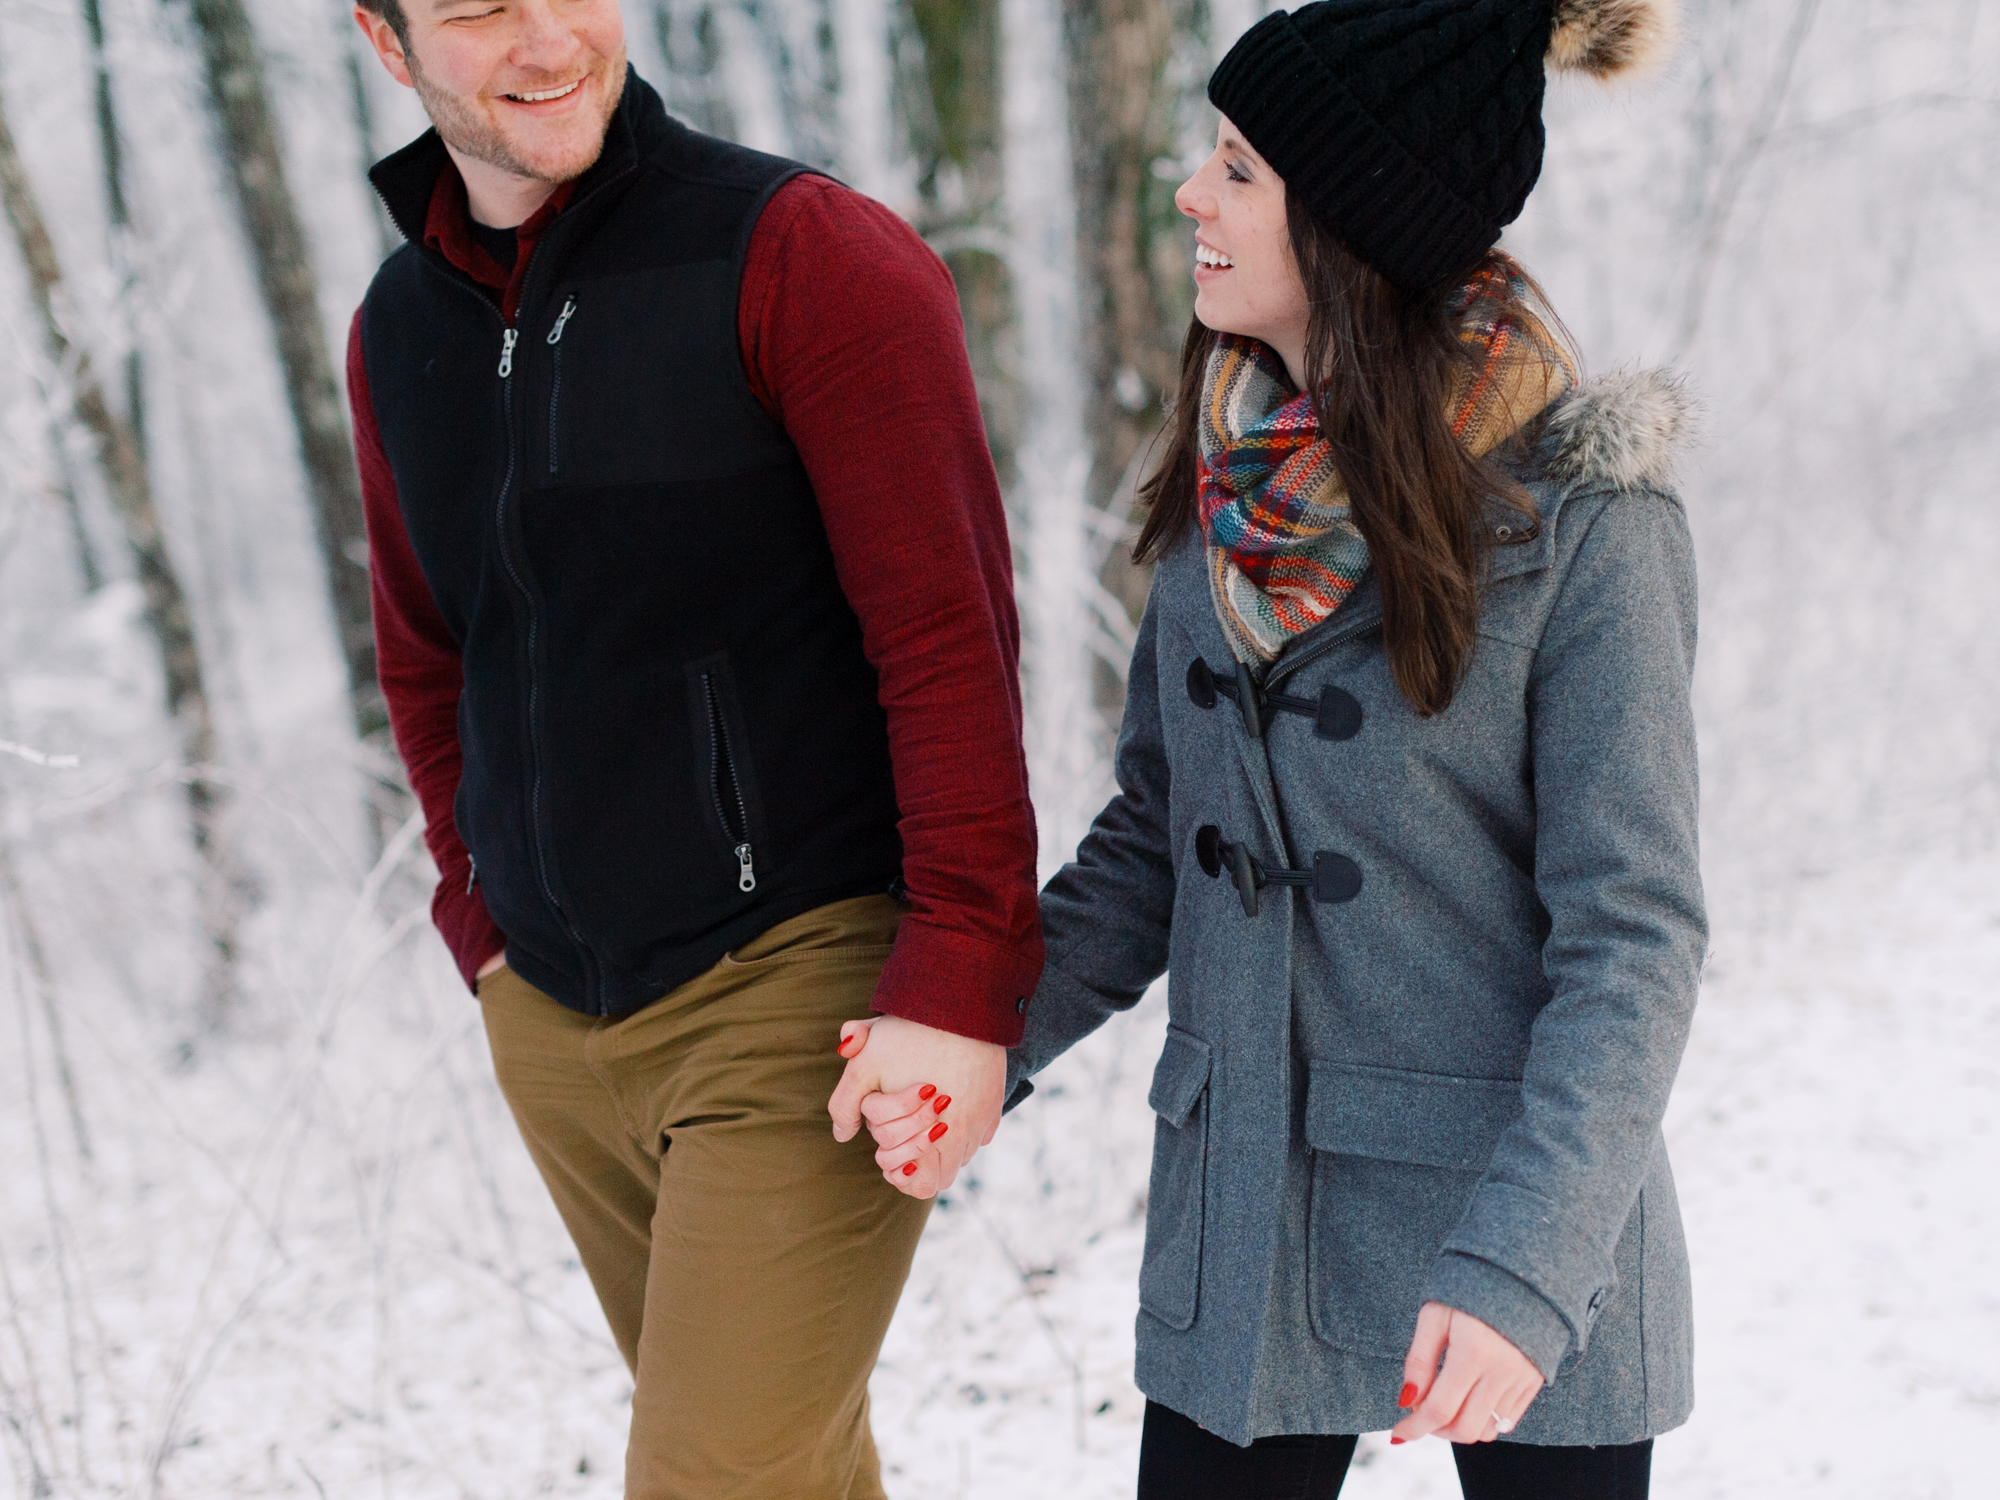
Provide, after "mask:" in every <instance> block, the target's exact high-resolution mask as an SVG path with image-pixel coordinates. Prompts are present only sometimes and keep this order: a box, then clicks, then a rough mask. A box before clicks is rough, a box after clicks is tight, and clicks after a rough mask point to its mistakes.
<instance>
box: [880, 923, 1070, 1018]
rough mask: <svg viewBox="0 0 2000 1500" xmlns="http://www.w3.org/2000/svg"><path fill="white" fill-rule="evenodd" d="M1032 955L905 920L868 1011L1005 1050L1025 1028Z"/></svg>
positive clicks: (1034, 964)
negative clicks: (874, 1011) (871, 1007)
mask: <svg viewBox="0 0 2000 1500" xmlns="http://www.w3.org/2000/svg"><path fill="white" fill-rule="evenodd" d="M1036 949H1037V951H1036V952H1034V953H1032V954H1026V953H1018V952H1015V951H1013V950H1011V949H1007V948H1002V947H998V946H996V945H995V944H992V943H988V942H985V941H983V940H981V939H979V938H975V937H967V936H966V935H965V934H964V933H959V932H951V931H948V930H947V929H945V928H942V927H934V926H932V925H931V924H930V923H928V922H925V921H923V920H922V919H920V918H917V917H905V918H904V919H903V925H902V927H901V928H900V929H898V930H897V933H896V947H895V950H894V951H893V952H892V953H890V955H889V962H888V963H887V964H886V965H884V966H883V969H882V978H881V980H880V982H879V983H877V985H876V986H875V1004H874V1009H876V1010H877V1011H879V1012H881V1013H882V1014H883V1015H885V1016H901V1017H902V1018H903V1019H904V1020H906V1021H920V1022H922V1023H923V1024H924V1025H926V1026H935V1027H936V1028H937V1029H938V1030H940V1031H950V1032H955V1033H956V1034H957V1035H959V1036H969V1037H972V1038H973V1039H975V1040H977V1041H982V1042H998V1043H999V1044H1000V1045H1001V1046H1003V1047H1011V1046H1013V1045H1014V1044H1015V1043H1017V1042H1019V1041H1020V1040H1021V1032H1022V1029H1023V1027H1025V1026H1026V1024H1027V1014H1028V996H1030V995H1032V994H1033V993H1034V992H1035V981H1036V980H1037V979H1039V978H1040V977H1041V971H1042V956H1041V953H1040V951H1039V949H1040V944H1039V943H1037V944H1036Z"/></svg>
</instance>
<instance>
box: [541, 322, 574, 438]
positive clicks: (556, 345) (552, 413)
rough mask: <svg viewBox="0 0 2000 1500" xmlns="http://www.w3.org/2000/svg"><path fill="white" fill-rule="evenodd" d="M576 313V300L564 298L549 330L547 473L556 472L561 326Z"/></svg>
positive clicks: (560, 388)
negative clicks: (552, 355)
mask: <svg viewBox="0 0 2000 1500" xmlns="http://www.w3.org/2000/svg"><path fill="white" fill-rule="evenodd" d="M575 311H576V298H574V297H565V298H564V299H563V305H562V311H561V312H559V313H557V314H556V326H555V327H553V328H551V329H550V330H549V339H548V342H549V347H550V348H552V349H554V350H555V366H556V369H555V376H554V378H553V379H552V380H550V381H549V472H550V473H551V474H553V473H555V472H556V402H557V399H558V398H559V397H560V396H561V395H562V336H563V325H564V324H565V323H567V322H569V320H570V317H571V315H572V314H573V313H575Z"/></svg>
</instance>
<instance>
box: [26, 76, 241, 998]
mask: <svg viewBox="0 0 2000 1500" xmlns="http://www.w3.org/2000/svg"><path fill="white" fill-rule="evenodd" d="M0 199H4V200H5V205H6V210H7V219H8V222H9V223H10V224H11V225H12V226H13V229H14V238H15V241H16V243H17V244H18V245H19V247H20V251H21V260H22V262H23V264H24V265H25V266H26V267H27V271H28V284H29V287H30V289H31V291H32V293H33V296H34V301H35V310H36V311H37V312H38V313H39V314H40V315H41V321H42V330H43V335H44V337H45V339H46V341H47V344H48V350H49V356H50V359H51V360H52V362H53V363H54V365H55V368H56V370H57V373H58V378H59V379H62V380H65V381H66V382H67V385H68V395H69V403H70V409H71V413H72V415H73V416H74V418H75V420H76V422H77V423H78V425H80V426H81V427H82V428H83V429H84V431H85V432H87V433H88V434H89V435H90V438H91V441H92V444H93V446H94V447H95V449H96V454H97V461H98V465H99V467H100V468H101V469H102V470H103V473H104V482H105V488H106V489H107V490H108V491H109V492H110V496H111V503H112V506H113V508H114V509H115V510H116V511H117V512H118V519H119V521H120V523H121V524H122V526H123V528H124V531H125V538H126V541H127V542H128V543H129V544H130V546H131V548H132V557H133V561H134V563H135V565H136V567H137V571H138V575H139V586H140V589H141V591H142V593H143V595H144V598H145V601H146V624H147V627H148V628H149V629H150V630H151V632H152V635H153V639H154V641H155V642H156V643H157V645H158V647H159V651H160V665H161V669H162V675H163V676H164V678H165V681H166V698H167V712H168V714H169V715H171V716H172V717H173V719H174V720H175V722H176V723H177V724H178V725H179V727H180V731H181V746H182V755H183V758H184V760H185V762H186V765H187V798H188V813H189V816H190V820H191V824H192V831H193V835H194V845H195V852H196V853H197V854H198V855H199V856H200V857H201V860H202V863H203V866H204V874H205V876H206V879H205V880H204V882H203V900H204V904H205V906H206V908H207V909H206V911H205V912H204V925H205V926H206V928H207V933H208V939H209V945H210V949H211V953H210V969H209V976H208V982H207V996H206V1002H205V1003H206V1004H207V1006H208V1008H209V1010H210V1013H211V1017H212V1018H213V1019H219V1018H220V1017H221V1016H222V1015H223V1014H224V1013H225V1012H226V1011H227V1009H228V1006H229V1004H230V1001H231V998H232V995H233V977H232V970H233V967H234V962H235V956H236V917H235V906H236V892H237V886H238V882H237V881H236V879H235V877H234V871H233V867H232V864H231V862H230V860H229V859H228V858H227V857H226V855H225V853H224V851H223V847H222V843H221V840H220V838H219V837H218V830H217V822H218V819H219V815H220V812H221V802H222V798H223V792H222V789H221V788H220V787H219V786H217V785H216V784H215V783H214V782H213V781H212V780H211V779H210V778H211V769H210V768H211V767H212V765H213V764H214V761H215V758H216V739H215V717H214V714H213V712H212V711H211V708H210V704H209V697H208V689H207V686H206V685H205V683H204V681H203V676H202V665H201V652H200V649H199V647H198V645H197V644H196V641H195V634H194V618H193V615H192V612H191V611H190V609H189V607H188V596H187V590H186V589H185V588H184V587H182V585H181V580H180V575H179V574H178V573H177V572H176V571H175V569H174V562H173V558H172V557H171V556H170V555H169V554H168V552H167V542H166V535H165V533H164V531H163V530H162V528H161V526H160V515H159V511H158V509H157V507H155V505H154V503H153V489H152V482H151V478H150V476H149V475H148V474H147V471H146V462H145V459H144V457H143V456H142V455H141V453H140V451H139V443H138V439H137V438H136V436H135V435H134V433H133V430H132V427H131V424H130V423H129V422H127V421H125V420H124V419H123V418H121V417H120V416H119V415H118V414H117V413H116V412H115V411H113V410H112V408H111V403H110V401H109V400H108V399H107V398H106V396H105V394H104V386H103V383H102V382H101V381H99V379H98V378H97V373H96V371H95V370H94V369H92V367H91V363H90V354H89V352H88V351H87V350H85V349H82V348H79V347H77V346H76V345H73V344H72V343H70V341H69V336H68V335H67V334H66V333H65V332H64V331H63V317H62V314H61V305H62V302H63V276H62V266H61V264H60V263H59V262H58V261H57V259H56V248H55V242H54V241H53V240H51V239H50V238H49V232H48V224H47V221H46V220H44V219H43V217H42V210H41V205H40V203H39V202H38V201H37V200H36V197H35V192H34V186H33V184H31V183H30V182H29V181H28V175H27V172H26V170H25V169H24V167H23V165H22V162H21V156H20V152H19V151H18V150H17V149H16V148H15V145H14V135H13V131H12V129H11V128H10V127H9V125H8V122H7V110H6V103H5V100H4V99H0Z"/></svg>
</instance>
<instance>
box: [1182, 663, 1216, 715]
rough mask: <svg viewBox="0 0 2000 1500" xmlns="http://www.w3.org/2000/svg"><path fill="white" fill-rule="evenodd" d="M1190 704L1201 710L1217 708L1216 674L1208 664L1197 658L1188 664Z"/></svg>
mask: <svg viewBox="0 0 2000 1500" xmlns="http://www.w3.org/2000/svg"><path fill="white" fill-rule="evenodd" d="M1187 689H1188V702H1190V703H1192V704H1193V705H1194V706H1195V707H1196V708H1199V709H1204V710H1206V709H1211V708H1214V707H1215V673H1214V672H1212V671H1210V670H1209V666H1208V663H1207V662H1205V661H1203V660H1202V659H1201V658H1200V657H1199V656H1197V657H1196V658H1195V659H1194V660H1193V661H1191V662H1189V663H1188V678H1187Z"/></svg>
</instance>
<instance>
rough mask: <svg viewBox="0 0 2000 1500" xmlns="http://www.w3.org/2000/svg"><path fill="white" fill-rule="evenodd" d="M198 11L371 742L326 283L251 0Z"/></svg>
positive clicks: (354, 482) (356, 540)
mask: <svg viewBox="0 0 2000 1500" xmlns="http://www.w3.org/2000/svg"><path fill="white" fill-rule="evenodd" d="M190 9H191V12H192V14H193V16H194V22H195V30H196V32H197V33H198V34H199V36H200V38H201V49H202V62H203V66H204V69H205V71H206V74H207V78H208V95H209V103H210V105H211V106H212V107H213V109H214V111H215V115H216V120H217V122H218V124H219V125H220V126H221V130H222V144H223V148H224V155H225V156H226V157H227V158H228V161H229V171H230V176H231V179H232V180H233V181H234V183H235V185H236V199H237V204H238V206H239V207H240V208H241V210H242V213H243V224H244V228H245V230H246V231H247V232H248V234H249V237H250V245H251V249H252V251H253V252H254V255H255V259H256V262H257V282H258V286H259V288H260V289H261V291H262V292H263V295H264V307H265V310H266V312H268V313H269V315H270V318H271V324H272V327H273V329H274V331H275V332H276V335H277V340H278V357H279V360H280V362H281V363H282V364H283V365H284V369H285V394H286V395H287V397H288V398H289V399H290V401H291V407H292V418H293V421H294V422H295V423H296V425H297V427H298V433H299V448H300V452H301V455H302V457H303V458H304V461H305V470H306V482H307V485H308V487H309V488H310V490H311V492H312V500H313V517H314V520H315V522H316V524H317V528H318V532H319V547H320V557H321V560H322V563H323V565H324V568H325V572H326V580H327V589H328V592H329V593H330V594H331V595H332V599H333V613H334V623H335V626H336V628H337V629H338V630H339V632H340V643H341V650H342V654H343V656H344V658H345V660H346V664H347V685H348V696H349V703H350V707H351V709H352V711H353V715H354V724H355V728H356V729H357V730H358V731H359V732H360V733H361V734H362V735H363V736H367V735H371V734H373V733H375V732H376V731H377V730H379V729H381V728H382V727H383V726H384V725H385V724H387V722H388V716H387V712H386V710H385V708H384V706H383V702H382V694H381V690H380V688H379V687H378V686H377V685H376V680H375V638H374V632H373V630H372V628H371V627H370V624H369V616H368V541H367V535H366V532H365V530H364V526H363V521H362V514H361V480H360V477H359V475H358V474H357V473H356V472H355V468H354V450H353V446H352V444H351V442H350V440H349V437H348V431H347V414H346V411H345V409H344V407H343V405H342V402H341V394H340V385H339V383H338V382H337V381H336V380H335V378H334V373H333V365H332V363H331V361H330V360H329V358H328V356H327V347H326V335H325V331H324V329H323V328H322V326H321V324H320V309H319V279H318V276H317V275H316V273H315V272H314V269H313V262H312V251H311V247H310V246H309V245H308V244H307V242H306V235H305V228H304V226H303V225H302V224H300V222H299V215H298V209H297V206H296V205H295V203H294V202H293V200H292V194H291V189H290V188H289V187H288V186H287V184H286V180H285V164H284V157H283V153H282V151H281V150H280V148H279V142H278V130H277V122H276V121H275V120H274V119H273V118H272V115H271V107H270V101H269V98H268V97H267V95H266V93H265V89H264V64H263V61H262V59H261V58H260V57H259V56H258V54H257V40H256V36H255V34H254V33H253V32H252V31H251V28H250V17H249V14H248V13H247V12H246V11H245V10H244V8H243V0H192V3H191V6H190Z"/></svg>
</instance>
